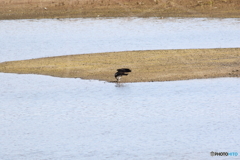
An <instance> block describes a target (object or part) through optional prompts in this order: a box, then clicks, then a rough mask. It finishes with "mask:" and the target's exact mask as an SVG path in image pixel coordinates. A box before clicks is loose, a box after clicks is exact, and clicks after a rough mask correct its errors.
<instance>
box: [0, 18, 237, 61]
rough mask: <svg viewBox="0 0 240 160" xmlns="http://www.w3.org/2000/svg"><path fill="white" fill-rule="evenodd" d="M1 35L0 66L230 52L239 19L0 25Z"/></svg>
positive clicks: (14, 22) (8, 22) (49, 21)
mask: <svg viewBox="0 0 240 160" xmlns="http://www.w3.org/2000/svg"><path fill="white" fill-rule="evenodd" d="M0 35H1V38H0V44H1V47H0V53H1V57H0V62H3V61H9V60H22V59H31V58H39V57H51V56H59V55H69V54H83V53H98V52H110V51H126V50H154V49H187V48H233V47H239V44H240V43H239V42H240V36H239V35H240V19H239V18H226V19H211V18H165V19H159V18H117V19H116V18H108V19H82V18H79V19H62V20H57V19H42V20H4V21H0Z"/></svg>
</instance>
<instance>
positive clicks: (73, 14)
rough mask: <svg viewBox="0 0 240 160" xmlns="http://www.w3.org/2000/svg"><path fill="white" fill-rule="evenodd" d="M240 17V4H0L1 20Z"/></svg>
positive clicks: (55, 0) (109, 0) (124, 0)
mask: <svg viewBox="0 0 240 160" xmlns="http://www.w3.org/2000/svg"><path fill="white" fill-rule="evenodd" d="M78 17H240V1H239V0H201V1H196V0H181V1H179V0H141V1H140V0H117V1H116V0H71V1H69V0H61V1H59V0H44V1H39V0H18V1H12V0H0V19H29V18H30V19H32V18H78Z"/></svg>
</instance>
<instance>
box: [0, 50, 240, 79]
mask: <svg viewBox="0 0 240 160" xmlns="http://www.w3.org/2000/svg"><path fill="white" fill-rule="evenodd" d="M118 68H130V69H131V70H132V72H131V73H130V74H129V75H128V76H126V77H123V78H122V80H121V81H122V82H151V81H172V80H187V79H200V78H216V77H240V48H229V49H180V50H152V51H125V52H109V53H95V54H80V55H68V56H58V57H47V58H38V59H31V60H22V61H10V62H3V63H0V72H4V73H19V74H42V75H50V76H56V77H68V78H82V79H95V80H103V81H108V82H114V81H115V78H114V73H115V72H116V69H118Z"/></svg>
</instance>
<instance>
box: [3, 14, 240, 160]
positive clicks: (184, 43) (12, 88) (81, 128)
mask: <svg viewBox="0 0 240 160" xmlns="http://www.w3.org/2000/svg"><path fill="white" fill-rule="evenodd" d="M239 28H240V23H239V19H206V18H198V19H173V18H169V19H156V18H149V19H134V18H130V19H126V18H120V19H97V20H96V19H64V20H14V21H0V35H1V38H0V44H1V47H0V52H1V56H0V62H1V61H10V60H18V59H30V58H38V57H47V56H58V55H68V54H82V53H94V52H107V51H124V50H146V49H174V48H217V47H224V48H225V47H239V43H238V42H239V36H238V35H240V34H239V33H240V30H239ZM146 33H147V34H146ZM2 37H3V38H2ZM0 82H1V85H0V126H1V127H0V144H1V145H0V159H1V160H32V159H34V160H43V159H44V160H52V159H54V160H55V159H58V160H79V159H84V160H85V159H86V160H98V159H116V160H118V159H119V160H122V159H131V160H141V159H142V160H146V159H148V160H149V159H177V160H178V159H210V158H211V159H220V158H221V157H210V152H211V151H216V152H238V153H239V154H240V136H239V133H240V127H239V125H238V124H239V121H240V117H239V115H240V108H239V107H240V100H239V97H240V90H239V88H240V79H239V78H218V79H207V80H188V81H174V82H147V83H126V84H121V85H116V84H115V83H106V82H102V81H95V80H81V79H70V78H57V77H50V76H42V75H20V74H7V73H0ZM226 158H230V157H226ZM234 158H239V156H238V157H231V159H234Z"/></svg>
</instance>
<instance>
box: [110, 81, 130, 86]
mask: <svg viewBox="0 0 240 160" xmlns="http://www.w3.org/2000/svg"><path fill="white" fill-rule="evenodd" d="M110 83H115V87H125V86H126V85H125V84H124V83H120V82H117V81H110Z"/></svg>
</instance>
